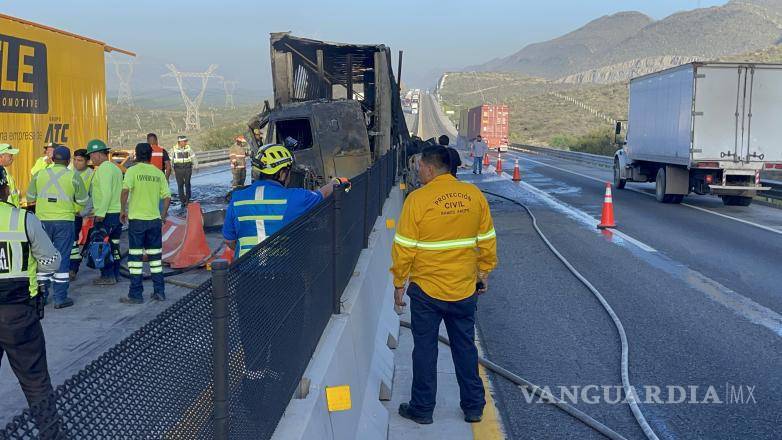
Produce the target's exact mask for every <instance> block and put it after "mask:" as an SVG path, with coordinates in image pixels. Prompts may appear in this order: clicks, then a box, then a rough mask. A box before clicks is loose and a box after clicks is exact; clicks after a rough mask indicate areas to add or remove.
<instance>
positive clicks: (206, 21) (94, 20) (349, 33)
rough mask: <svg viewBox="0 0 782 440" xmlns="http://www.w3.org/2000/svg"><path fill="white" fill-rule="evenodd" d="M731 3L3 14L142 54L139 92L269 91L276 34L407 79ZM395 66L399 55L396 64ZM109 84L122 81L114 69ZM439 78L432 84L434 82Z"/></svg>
mask: <svg viewBox="0 0 782 440" xmlns="http://www.w3.org/2000/svg"><path fill="white" fill-rule="evenodd" d="M724 3H726V1H725V0H550V1H527V0H516V1H514V0H504V1H500V0H472V1H467V0H439V1H436V0H394V1H387V0H364V1H346V0H341V1H329V0H297V1H285V0H281V1H269V0H256V1H249V0H218V1H211V2H206V1H202V0H189V1H184V0H157V1H151V0H134V1H122V2H119V1H116V0H102V1H99V0H68V1H61V0H59V1H53V0H46V1H39V0H0V12H1V13H4V14H8V15H12V16H16V17H20V18H24V19H27V20H31V21H34V22H38V23H42V24H46V25H48V26H52V27H56V28H61V29H64V30H67V31H70V32H74V33H77V34H80V35H85V36H88V37H91V38H95V39H98V40H101V41H105V42H106V43H108V44H110V45H113V46H116V47H120V48H123V49H127V50H131V51H133V52H136V53H137V54H138V55H139V56H138V57H137V63H138V65H137V67H136V74H135V75H134V81H133V87H134V89H139V90H140V89H156V88H160V87H173V86H174V83H173V82H172V81H171V80H164V79H161V78H160V74H162V73H165V72H166V70H165V67H163V66H164V64H166V63H173V64H175V65H176V66H177V67H179V68H180V69H181V70H185V71H203V70H206V68H207V67H208V66H209V65H210V64H213V63H214V64H218V65H219V68H218V70H217V73H218V74H220V75H222V76H224V77H226V79H231V80H237V81H239V86H238V89H239V90H240V91H241V90H248V91H249V90H255V91H268V90H270V89H271V75H270V62H269V33H270V32H280V31H292V32H293V33H294V35H297V36H305V37H309V38H315V39H325V40H330V41H341V42H351V43H382V44H385V45H387V46H390V47H391V49H392V52H393V53H394V54H396V53H397V51H398V50H403V51H404V60H403V67H402V79H403V82H405V83H407V84H408V85H411V86H417V87H429V86H431V85H433V78H436V76H434V75H436V73H438V72H442V71H445V70H452V69H457V68H460V67H464V66H467V65H474V64H478V63H482V62H484V61H488V60H490V59H492V58H496V57H501V56H506V55H509V54H511V53H513V52H516V51H518V50H519V49H521V48H522V47H523V46H525V45H527V44H530V43H535V42H539V41H545V40H548V39H551V38H554V37H557V36H559V35H562V34H564V33H567V32H570V31H572V30H574V29H576V28H578V27H580V26H582V25H584V24H586V23H587V22H589V21H591V20H593V19H595V18H598V17H600V16H603V15H607V14H613V13H616V12H620V11H628V10H635V11H640V12H643V13H645V14H647V15H649V16H651V17H652V18H655V19H660V18H664V17H666V16H668V15H670V14H672V13H675V12H677V11H681V10H687V9H694V8H696V7H699V6H700V7H709V6H715V5H721V4H724ZM394 66H396V61H395V62H394ZM107 83H108V87H109V89H112V88H113V87H115V84H116V80H115V79H114V77H113V71H112V70H107ZM430 83H431V84H430ZM218 86H219V83H217V82H215V83H214V84H213V87H218Z"/></svg>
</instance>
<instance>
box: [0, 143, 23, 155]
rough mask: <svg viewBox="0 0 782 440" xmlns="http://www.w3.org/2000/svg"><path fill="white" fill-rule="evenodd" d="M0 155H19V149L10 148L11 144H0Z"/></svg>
mask: <svg viewBox="0 0 782 440" xmlns="http://www.w3.org/2000/svg"><path fill="white" fill-rule="evenodd" d="M0 154H19V149H18V148H14V147H12V146H11V144H0Z"/></svg>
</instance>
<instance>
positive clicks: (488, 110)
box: [467, 104, 510, 148]
mask: <svg viewBox="0 0 782 440" xmlns="http://www.w3.org/2000/svg"><path fill="white" fill-rule="evenodd" d="M509 123H510V116H509V113H508V106H507V105H504V104H483V105H481V106H478V107H474V108H471V109H470V111H469V113H468V114H467V138H468V139H469V140H472V139H475V138H476V137H477V136H478V135H481V137H482V138H483V140H484V142H486V144H487V145H488V146H489V148H497V147H499V146H500V145H508V138H509V134H510V129H509Z"/></svg>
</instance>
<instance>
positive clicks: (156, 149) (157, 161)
mask: <svg viewBox="0 0 782 440" xmlns="http://www.w3.org/2000/svg"><path fill="white" fill-rule="evenodd" d="M149 162H150V163H151V164H152V165H154V166H156V167H157V168H158V169H159V170H160V171H165V170H166V169H165V166H164V165H163V147H161V146H160V145H152V160H150V161H149Z"/></svg>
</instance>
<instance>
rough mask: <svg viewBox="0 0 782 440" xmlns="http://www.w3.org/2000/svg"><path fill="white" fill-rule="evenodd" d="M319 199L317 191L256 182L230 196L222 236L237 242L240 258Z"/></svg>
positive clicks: (318, 201)
mask: <svg viewBox="0 0 782 440" xmlns="http://www.w3.org/2000/svg"><path fill="white" fill-rule="evenodd" d="M321 200H323V196H322V195H321V193H320V192H319V191H309V190H306V189H303V188H285V187H284V186H282V185H280V184H279V183H278V182H273V181H271V180H259V181H255V182H253V184H252V185H250V186H249V187H247V188H245V189H242V190H239V191H235V192H234V193H233V195H232V196H231V203H230V204H229V205H228V209H226V212H225V221H224V223H223V237H224V238H225V239H226V240H236V241H237V245H236V252H235V255H236V256H237V257H240V256H242V255H244V254H245V253H246V252H247V251H249V250H250V249H252V248H253V247H255V246H256V245H257V244H259V243H261V242H262V241H264V240H265V239H266V238H267V237H269V236H271V235H273V234H274V233H275V232H277V231H278V230H280V229H281V228H282V227H283V226H285V225H287V224H288V223H290V222H292V221H294V220H296V219H297V218H298V217H299V216H300V215H302V214H304V213H306V212H307V211H309V210H310V209H311V208H313V207H314V206H315V205H317V204H318V203H320V201H321Z"/></svg>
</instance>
